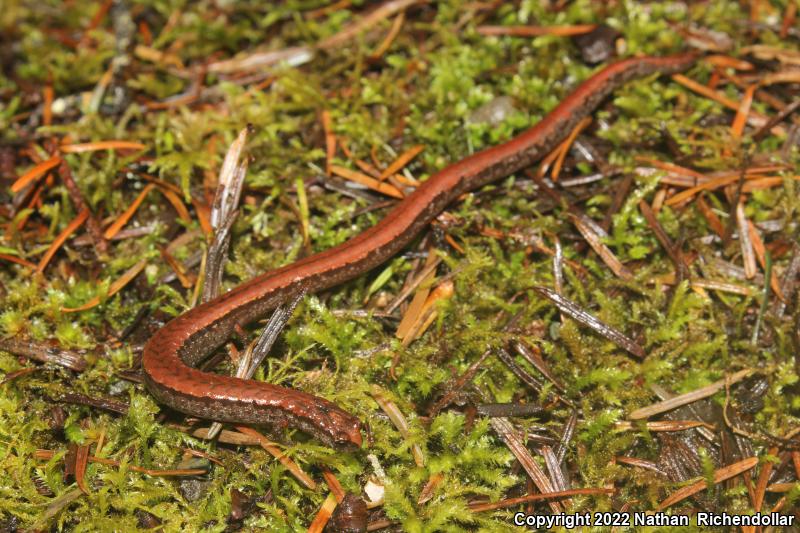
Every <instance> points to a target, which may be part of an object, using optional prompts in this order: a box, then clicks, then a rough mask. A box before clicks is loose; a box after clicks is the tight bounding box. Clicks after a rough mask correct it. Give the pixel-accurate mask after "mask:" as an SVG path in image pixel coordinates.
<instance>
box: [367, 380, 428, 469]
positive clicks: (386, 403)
mask: <svg viewBox="0 0 800 533" xmlns="http://www.w3.org/2000/svg"><path fill="white" fill-rule="evenodd" d="M370 394H371V395H372V399H373V400H375V402H377V404H378V405H379V406H380V408H381V410H382V411H383V412H384V413H386V416H388V417H389V420H390V421H391V422H392V424H393V425H394V427H395V428H397V431H398V432H400V435H402V436H403V438H404V439H406V440H408V439H409V438H410V436H411V433H410V431H409V427H408V421H407V420H406V417H405V415H403V412H402V411H401V410H400V408H399V407H398V406H397V404H396V403H394V402H393V401H391V400H389V399H388V398H386V396H385V395H384V393H383V390H381V388H380V387H379V386H378V385H373V386H372V391H371V392H370ZM411 455H412V456H413V457H414V463H416V465H417V466H419V467H420V468H421V467H423V466H425V456H424V455H423V453H422V448H421V447H420V446H419V444H412V445H411Z"/></svg>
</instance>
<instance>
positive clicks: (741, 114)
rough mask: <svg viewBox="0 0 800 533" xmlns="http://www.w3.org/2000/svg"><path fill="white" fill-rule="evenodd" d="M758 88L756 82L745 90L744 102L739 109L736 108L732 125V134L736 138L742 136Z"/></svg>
mask: <svg viewBox="0 0 800 533" xmlns="http://www.w3.org/2000/svg"><path fill="white" fill-rule="evenodd" d="M757 88H758V85H757V84H755V83H754V84H753V85H750V86H749V87H748V88H747V89H745V91H744V96H743V97H742V102H741V104H740V105H739V109H737V110H736V116H735V117H734V119H733V124H732V125H731V136H733V138H734V139H741V138H742V133H743V132H744V125H745V124H746V123H747V117H748V116H749V115H750V108H751V106H752V104H753V95H754V94H755V92H756V89H757Z"/></svg>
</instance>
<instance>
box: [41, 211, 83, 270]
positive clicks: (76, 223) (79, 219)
mask: <svg viewBox="0 0 800 533" xmlns="http://www.w3.org/2000/svg"><path fill="white" fill-rule="evenodd" d="M87 218H89V208H86V209H84V210H83V211H81V212H80V213H78V216H76V217H75V218H74V219H72V222H70V223H69V224H67V227H66V228H64V231H62V232H61V233H59V234H58V237H56V240H54V241H53V244H51V245H50V248H48V249H47V251H46V252H45V254H44V256H42V259H41V260H40V261H39V266H37V267H36V272H44V269H45V268H46V267H47V264H48V263H49V262H50V260H51V259H52V258H53V256H54V255H55V254H56V252H57V251H58V249H59V248H61V245H62V244H64V242H65V241H66V240H67V239H68V238H69V236H70V235H72V234H73V233H75V230H77V229H78V228H79V227H81V224H83V223H84V222H86V219H87Z"/></svg>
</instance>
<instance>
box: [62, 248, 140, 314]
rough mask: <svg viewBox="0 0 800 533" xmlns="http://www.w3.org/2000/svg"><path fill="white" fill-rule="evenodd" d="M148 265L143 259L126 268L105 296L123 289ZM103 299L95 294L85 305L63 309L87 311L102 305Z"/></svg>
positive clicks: (66, 311) (73, 311)
mask: <svg viewBox="0 0 800 533" xmlns="http://www.w3.org/2000/svg"><path fill="white" fill-rule="evenodd" d="M146 265H147V259H142V260H141V261H139V262H138V263H136V264H135V265H133V266H132V267H131V268H129V269H128V270H126V271H125V273H124V274H122V275H121V276H120V277H119V278H118V279H117V280H115V281H114V282H113V283H112V284H111V285H110V286H109V287H108V294H107V295H106V296H105V298H111V297H112V296H114V295H115V294H117V293H118V292H119V291H121V290H122V289H123V288H124V287H125V285H127V284H128V283H130V282H131V281H132V280H133V279H134V278H135V277H136V276H138V275H139V272H141V271H142V270H143V269H144V267H145V266H146ZM101 301H102V299H101V298H100V296H95V297H94V298H92V299H91V300H89V301H88V302H86V303H85V304H83V305H80V306H78V307H64V308H63V309H62V311H63V312H64V313H75V312H78V311H86V310H87V309H91V308H92V307H95V306H97V305H100V302H101Z"/></svg>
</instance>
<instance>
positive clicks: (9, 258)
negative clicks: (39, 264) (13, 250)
mask: <svg viewBox="0 0 800 533" xmlns="http://www.w3.org/2000/svg"><path fill="white" fill-rule="evenodd" d="M0 261H9V262H11V263H16V264H18V265H22V266H25V267H28V268H36V263H31V262H30V261H28V260H26V259H22V258H21V257H17V256H15V255H9V254H0Z"/></svg>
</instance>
